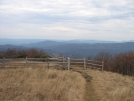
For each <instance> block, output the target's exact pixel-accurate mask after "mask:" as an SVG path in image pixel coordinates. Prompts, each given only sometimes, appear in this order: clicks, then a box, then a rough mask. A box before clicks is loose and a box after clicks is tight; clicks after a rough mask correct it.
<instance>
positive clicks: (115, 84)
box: [85, 69, 134, 101]
mask: <svg viewBox="0 0 134 101" xmlns="http://www.w3.org/2000/svg"><path fill="white" fill-rule="evenodd" d="M85 72H86V73H87V74H88V75H89V76H91V77H92V80H91V81H92V84H93V88H94V90H95V92H96V94H97V96H99V97H100V99H101V100H100V101H134V77H129V76H122V75H120V74H117V73H111V72H106V71H104V72H101V71H98V70H92V69H88V70H87V71H85Z"/></svg>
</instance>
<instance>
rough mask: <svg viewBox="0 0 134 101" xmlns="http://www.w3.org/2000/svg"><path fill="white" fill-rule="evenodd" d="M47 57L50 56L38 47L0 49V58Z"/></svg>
mask: <svg viewBox="0 0 134 101" xmlns="http://www.w3.org/2000/svg"><path fill="white" fill-rule="evenodd" d="M3 57H5V58H26V57H28V58H48V57H50V56H49V55H48V54H46V53H45V52H44V51H43V50H38V49H34V48H32V49H26V50H17V49H7V50H6V51H0V58H1V59H2V58H3Z"/></svg>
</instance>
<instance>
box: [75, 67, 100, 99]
mask: <svg viewBox="0 0 134 101" xmlns="http://www.w3.org/2000/svg"><path fill="white" fill-rule="evenodd" d="M73 71H76V72H79V73H80V74H81V75H82V76H83V77H84V78H85V80H86V92H85V100H84V101H100V100H99V98H98V96H97V95H96V94H95V91H94V88H93V85H92V77H91V76H89V75H88V74H87V73H86V71H85V70H75V69H73Z"/></svg>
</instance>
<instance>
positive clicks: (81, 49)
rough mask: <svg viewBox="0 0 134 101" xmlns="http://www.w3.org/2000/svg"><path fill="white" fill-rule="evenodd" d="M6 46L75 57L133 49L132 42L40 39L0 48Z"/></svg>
mask: <svg viewBox="0 0 134 101" xmlns="http://www.w3.org/2000/svg"><path fill="white" fill-rule="evenodd" d="M8 48H17V49H27V48H37V49H43V50H44V51H45V52H47V53H48V54H49V55H51V56H62V55H64V56H66V57H75V58H84V57H85V58H87V57H88V56H90V57H94V56H95V55H96V54H98V53H100V52H108V53H111V54H113V55H115V54H118V53H120V52H126V51H134V42H124V43H114V42H113V43H92V44H91V43H75V42H74V43H73V42H66V41H63V42H61V41H50V40H46V41H41V42H36V43H29V44H21V45H20V46H17V45H0V50H6V49H8Z"/></svg>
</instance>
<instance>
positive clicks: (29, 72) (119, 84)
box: [0, 68, 134, 101]
mask: <svg viewBox="0 0 134 101" xmlns="http://www.w3.org/2000/svg"><path fill="white" fill-rule="evenodd" d="M77 69H78V68H77ZM75 71H79V73H76V72H73V71H62V70H54V69H45V68H18V69H9V68H8V69H0V101H9V100H10V101H18V100H19V101H133V99H134V77H129V76H122V75H120V74H117V73H111V72H105V71H104V72H101V71H99V70H92V69H87V70H82V69H78V70H75ZM80 73H81V74H82V75H81V74H80ZM82 76H83V77H84V78H85V79H84V78H83V77H82ZM85 87H86V90H85Z"/></svg>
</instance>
